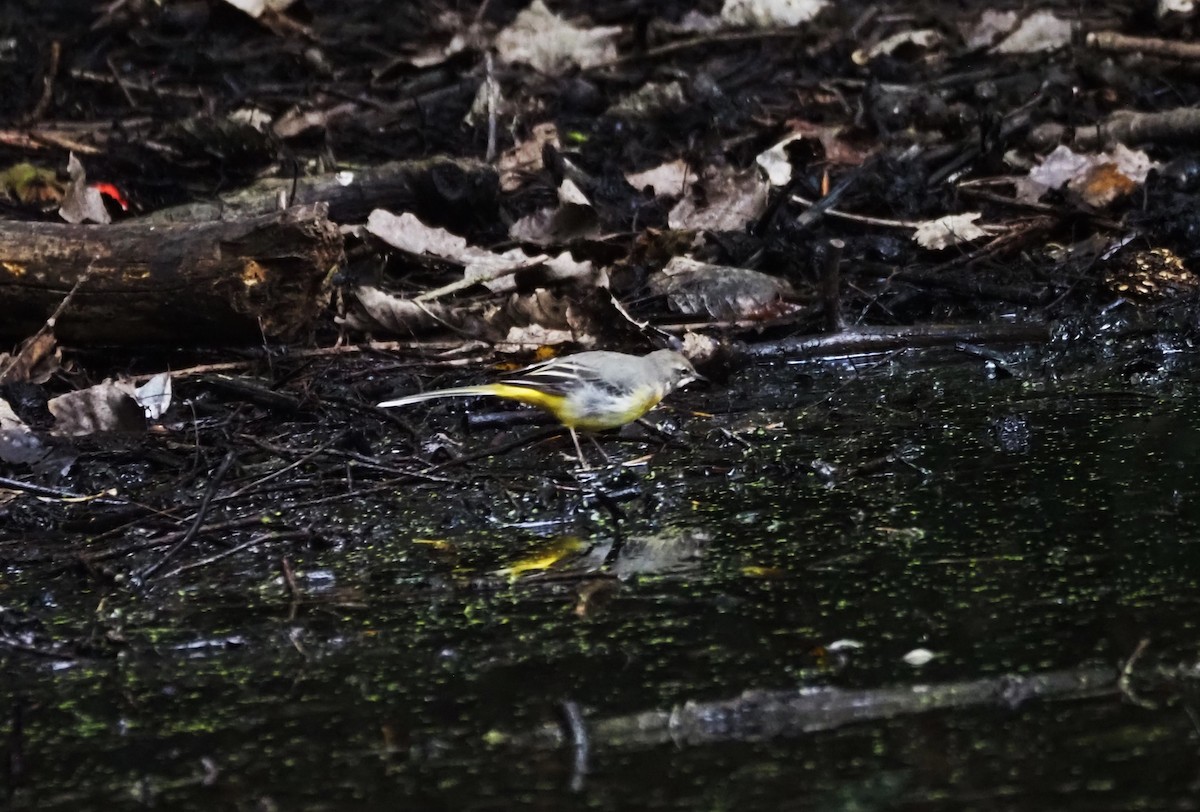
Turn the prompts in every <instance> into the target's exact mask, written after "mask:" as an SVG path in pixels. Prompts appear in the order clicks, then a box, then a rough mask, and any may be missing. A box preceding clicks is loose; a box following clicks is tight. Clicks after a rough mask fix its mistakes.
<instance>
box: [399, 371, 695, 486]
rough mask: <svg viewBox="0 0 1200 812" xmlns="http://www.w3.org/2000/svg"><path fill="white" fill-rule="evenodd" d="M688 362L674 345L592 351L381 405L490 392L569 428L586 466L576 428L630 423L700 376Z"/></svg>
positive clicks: (606, 426)
mask: <svg viewBox="0 0 1200 812" xmlns="http://www.w3.org/2000/svg"><path fill="white" fill-rule="evenodd" d="M700 377H701V376H700V375H699V374H698V373H697V372H696V370H695V368H693V367H692V363H691V361H689V360H688V359H687V358H685V357H684V356H683V355H681V354H680V353H677V352H675V351H674V350H656V351H655V352H652V353H650V354H649V355H629V354H627V353H623V352H607V351H604V350H597V351H593V352H581V353H577V354H576V355H568V356H566V357H565V358H555V359H554V360H552V361H545V362H543V363H540V364H534V365H533V366H531V367H526V368H525V369H523V370H520V371H519V372H515V373H513V376H512V377H510V378H505V379H504V380H502V381H499V382H497V383H485V384H480V385H478V386H456V387H453V388H451V389H438V390H435V391H433V392H422V393H421V394H419V395H408V396H407V397H402V398H397V399H396V400H385V401H384V402H383V403H380V404H379V407H380V408H384V409H386V408H390V407H392V406H408V405H409V404H412V403H421V402H422V401H426V400H434V399H435V398H453V397H469V396H473V395H491V396H493V397H498V398H503V399H504V400H515V401H518V402H520V403H527V404H529V405H530V406H537V407H538V408H540V409H544V410H546V411H547V412H550V414H552V415H554V417H555V418H557V419H558V422H560V423H562V424H563V425H564V426H566V427H567V430H568V431H570V432H571V440H572V441H573V442H574V443H575V453H576V454H578V455H579V463H580V466H581V467H582V468H583V469H584V470H586V469H587V467H588V466H587V462H586V461H585V460H584V458H583V449H581V448H580V447H579V437H578V435H576V433H575V430H576V429H583V430H584V431H603V430H605V429H615V428H617V427H619V426H624V425H625V424H626V423H631V422H633V421H634V420H637V419H638V418H639V417H641V416H642V415H644V414H645V413H646V412H648V411H650V410H651V409H652V408H654V407H655V406H656V405H657V404H658V402H659V401H660V400H662V399H663V398H664V397H666V396H667V395H669V394H670V393H672V392H674V391H675V390H676V389H678V388H679V387H681V386H683V385H684V384H687V383H691V382H692V381H695V380H698V379H700Z"/></svg>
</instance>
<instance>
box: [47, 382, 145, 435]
mask: <svg viewBox="0 0 1200 812" xmlns="http://www.w3.org/2000/svg"><path fill="white" fill-rule="evenodd" d="M46 407H47V408H48V409H49V410H50V414H52V415H54V420H55V422H54V433H55V434H59V435H65V436H69V437H78V436H81V435H84V434H93V433H95V432H98V431H145V429H146V414H145V412H144V411H143V410H142V406H141V405H140V404H139V403H138V401H137V396H136V392H135V390H134V386H133V384H132V383H130V382H129V381H111V380H110V381H105V382H104V383H98V384H96V385H95V386H89V387H88V388H87V389H81V390H79V391H78V392H68V393H67V394H65V395H59V396H58V397H56V398H52V399H51V400H50V401H49V402H48V403H47V404H46Z"/></svg>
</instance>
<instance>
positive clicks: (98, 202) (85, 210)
mask: <svg viewBox="0 0 1200 812" xmlns="http://www.w3.org/2000/svg"><path fill="white" fill-rule="evenodd" d="M67 174H68V175H69V176H70V178H71V180H70V182H69V183H67V190H66V192H65V193H64V194H63V198H62V202H61V203H60V204H59V207H58V216H59V217H61V218H62V219H64V220H66V221H67V222H68V223H72V224H79V223H83V222H88V221H90V222H93V223H100V224H102V225H103V224H107V223H111V222H112V216H111V215H110V214H109V213H108V209H106V208H104V197H103V195H101V194H100V192H99V191H97V190H96V189H94V188H92V187H91V186H88V182H87V172H86V171H84V168H83V164H81V163H80V162H79V159H78V158H76V157H75V153H74V152H72V153H71V155H70V157H69V158H68V159H67Z"/></svg>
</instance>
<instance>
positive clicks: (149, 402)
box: [133, 372, 171, 420]
mask: <svg viewBox="0 0 1200 812" xmlns="http://www.w3.org/2000/svg"><path fill="white" fill-rule="evenodd" d="M133 396H134V398H135V399H136V400H137V402H138V405H139V406H141V407H142V411H144V412H145V413H146V419H147V420H158V419H159V418H160V417H162V416H163V413H164V412H166V411H167V409H169V408H171V373H169V372H160V373H158V374H157V375H155V376H154V377H153V378H151V379H150V380H148V381H146V382H145V383H144V384H142V385H141V386H139V387H138V388H137V389H136V390H135V391H134V394H133Z"/></svg>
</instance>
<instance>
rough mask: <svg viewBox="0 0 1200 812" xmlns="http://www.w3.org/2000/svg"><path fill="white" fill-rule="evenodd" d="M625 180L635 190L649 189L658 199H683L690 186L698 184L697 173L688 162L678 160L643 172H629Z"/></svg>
mask: <svg viewBox="0 0 1200 812" xmlns="http://www.w3.org/2000/svg"><path fill="white" fill-rule="evenodd" d="M625 180H626V181H628V182H629V185H630V186H632V187H633V188H635V189H645V188H647V187H649V188H650V189H651V190H652V192H653V194H654V195H655V196H656V197H682V196H683V195H684V194H686V193H687V188H688V185H689V184H692V183H695V182H696V173H695V172H693V171H692V168H691V167H690V166H688V164H687V161H685V160H683V159H682V158H676V159H675V160H673V161H668V162H667V163H665V164H659V165H658V166H655V167H652V168H650V169H644V170H642V171H641V172H627V173H626V174H625Z"/></svg>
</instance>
